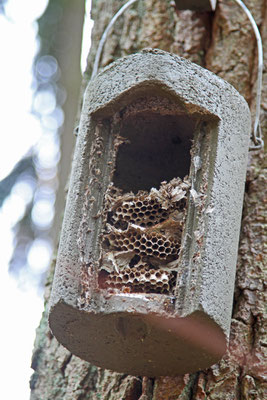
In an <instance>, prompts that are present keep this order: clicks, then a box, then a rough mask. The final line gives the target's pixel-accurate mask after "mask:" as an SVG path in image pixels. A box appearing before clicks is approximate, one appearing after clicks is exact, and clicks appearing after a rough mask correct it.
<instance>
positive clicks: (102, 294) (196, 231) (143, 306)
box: [49, 49, 250, 377]
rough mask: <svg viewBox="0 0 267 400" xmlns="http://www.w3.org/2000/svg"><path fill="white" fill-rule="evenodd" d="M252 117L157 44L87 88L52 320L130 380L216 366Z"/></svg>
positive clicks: (233, 94)
mask: <svg viewBox="0 0 267 400" xmlns="http://www.w3.org/2000/svg"><path fill="white" fill-rule="evenodd" d="M249 137H250V111H249V108H248V105H247V103H246V102H245V100H244V99H243V98H242V97H241V96H240V94H239V93H238V92H237V91H236V90H235V89H234V88H233V87H232V86H231V85H230V84H228V83H227V82H225V81H224V80H222V79H220V78H219V77H217V76H216V75H214V74H213V73H211V72H209V71H207V70H205V69H203V68H201V67H200V66H198V65H195V64H193V63H191V62H189V61H187V60H185V59H183V58H180V57H178V56H176V55H173V54H169V53H166V52H163V51H160V50H155V49H154V50H152V49H148V50H144V51H143V52H141V53H138V54H134V55H130V56H128V57H125V58H122V59H119V60H118V61H116V62H115V63H113V64H111V65H110V66H108V67H107V68H105V69H104V70H103V71H102V72H101V73H99V74H98V75H97V76H96V77H95V78H94V79H93V80H92V81H91V82H90V83H89V85H88V87H87V90H86V93H85V96H84V104H83V111H82V117H81V122H80V128H79V135H78V139H77V145H76V150H75V155H74V163H73V169H72V174H71V180H70V186H69V193H68V199H67V205H66V211H65V217H64V223H63V229H62V234H61V240H60V246H59V251H58V258H57V265H56V271H55V277H54V283H53V291H52V296H51V307H50V316H49V323H50V327H51V329H52V332H53V333H54V335H55V336H56V338H57V339H58V340H59V342H60V343H62V344H63V345H64V346H65V347H66V348H67V349H69V351H70V352H72V353H73V354H75V355H77V356H79V357H81V358H82V359H84V360H87V361H89V362H91V363H92V364H95V365H97V366H101V367H103V368H107V369H111V370H115V371H118V372H123V373H128V374H131V375H144V376H151V377H153V376H159V375H177V374H184V373H188V372H193V371H197V370H200V369H204V368H207V367H209V366H210V365H212V364H214V363H216V362H217V361H218V360H219V359H220V358H221V357H222V355H223V354H224V353H225V350H226V347H227V339H228V335H229V327H230V320H231V311H232V301H233V291H234V281H235V266H236V258H237V248H238V240H239V231H240V221H241V211H242V203H243V192H244V182H245V173H246V165H247V154H248V146H249Z"/></svg>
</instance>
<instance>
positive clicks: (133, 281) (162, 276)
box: [99, 264, 176, 294]
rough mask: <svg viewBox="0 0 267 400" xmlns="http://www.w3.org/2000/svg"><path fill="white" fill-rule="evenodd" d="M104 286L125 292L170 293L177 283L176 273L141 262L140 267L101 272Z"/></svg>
mask: <svg viewBox="0 0 267 400" xmlns="http://www.w3.org/2000/svg"><path fill="white" fill-rule="evenodd" d="M99 279H100V280H101V283H102V287H104V288H110V289H113V288H115V289H120V290H122V291H125V292H128V291H129V292H132V293H138V292H145V293H162V294H168V293H170V291H171V289H172V288H173V287H174V285H175V280H176V273H175V272H174V271H165V270H161V269H153V268H150V266H149V265H146V264H140V265H139V266H138V267H133V268H125V269H124V270H122V271H119V272H115V271H113V272H111V273H110V274H105V273H104V272H103V271H102V272H101V273H100V278H99Z"/></svg>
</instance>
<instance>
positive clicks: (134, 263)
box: [99, 179, 189, 293]
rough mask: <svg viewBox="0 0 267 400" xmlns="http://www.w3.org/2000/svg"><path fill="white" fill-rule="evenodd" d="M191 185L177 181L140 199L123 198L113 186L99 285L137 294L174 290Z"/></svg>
mask: <svg viewBox="0 0 267 400" xmlns="http://www.w3.org/2000/svg"><path fill="white" fill-rule="evenodd" d="M188 187H189V186H188V184H187V183H186V182H182V181H181V180H180V179H173V180H172V181H171V182H170V183H166V182H163V183H162V185H161V187H160V189H159V190H156V189H152V190H151V191H150V193H146V192H139V193H137V195H133V194H126V195H122V194H121V193H120V192H118V190H114V189H115V188H111V190H110V192H109V194H108V196H107V204H108V206H107V214H108V221H107V224H106V233H105V234H104V238H103V258H102V265H101V270H100V274H99V284H100V287H102V288H110V289H118V290H123V291H126V292H127V291H130V292H135V293H136V292H143V293H171V292H172V290H173V288H174V286H175V279H176V272H175V268H176V267H177V262H176V263H175V261H177V259H178V257H179V253H180V247H181V237H182V231H183V225H184V219H185V208H186V196H187V191H188ZM174 265H175V266H174Z"/></svg>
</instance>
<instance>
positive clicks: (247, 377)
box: [31, 0, 267, 400]
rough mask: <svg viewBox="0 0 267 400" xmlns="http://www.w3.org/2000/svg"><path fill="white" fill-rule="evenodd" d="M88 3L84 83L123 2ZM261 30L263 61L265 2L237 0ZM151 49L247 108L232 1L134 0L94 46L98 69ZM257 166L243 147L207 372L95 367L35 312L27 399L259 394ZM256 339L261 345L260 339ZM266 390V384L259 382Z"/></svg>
mask: <svg viewBox="0 0 267 400" xmlns="http://www.w3.org/2000/svg"><path fill="white" fill-rule="evenodd" d="M124 3H125V1H120V0H110V1H106V0H93V5H92V17H93V19H94V21H95V25H94V30H93V36H92V48H91V50H90V54H89V56H88V68H87V71H86V74H85V78H84V85H85V84H86V82H87V80H88V79H89V77H90V73H91V70H92V63H93V60H94V56H95V52H96V48H97V44H98V42H99V40H100V37H101V35H102V32H103V30H104V28H105V27H106V25H107V23H108V22H109V20H110V18H111V17H112V16H113V15H114V13H115V12H116V11H117V10H118V9H119V7H120V6H121V5H122V4H124ZM245 3H246V5H247V6H248V7H249V8H250V9H251V10H252V12H253V15H254V17H255V19H256V22H257V24H258V26H259V28H260V30H261V33H262V36H263V43H264V45H265V48H264V52H265V59H267V31H266V26H267V5H266V2H265V0H246V1H245ZM144 47H155V48H159V49H162V50H166V51H170V52H173V53H176V54H178V55H180V56H183V57H186V58H188V59H190V60H192V61H194V62H196V63H198V64H200V65H201V66H203V67H205V68H208V69H209V70H211V71H213V72H215V73H216V74H218V75H219V76H221V77H222V78H223V79H225V80H227V81H228V82H230V83H231V84H232V85H233V86H234V87H235V88H236V89H237V90H238V91H239V92H240V93H241V94H242V95H243V96H244V97H245V98H246V100H247V101H248V103H249V105H250V106H251V108H252V110H254V108H255V80H256V65H257V58H256V55H257V50H256V41H255V38H254V34H253V32H252V29H251V26H250V24H249V23H248V20H247V18H246V16H245V14H244V13H243V11H241V9H240V8H239V7H238V6H237V5H236V3H235V2H234V1H233V0H223V1H219V3H218V6H217V9H216V12H215V14H213V13H202V14H201V13H197V12H191V11H183V12H177V11H176V10H175V8H174V6H173V2H172V1H170V0H140V1H139V2H138V3H137V4H135V5H133V6H132V7H131V8H130V9H128V10H127V12H126V13H125V14H124V15H123V16H122V17H120V19H119V20H118V22H117V23H116V25H115V27H114V29H113V31H112V33H111V35H110V36H109V38H108V40H107V43H106V45H105V48H104V53H103V57H102V66H103V65H107V64H109V63H110V62H112V61H113V60H115V59H116V58H118V57H121V56H124V55H127V54H131V53H134V52H137V51H139V50H140V49H142V48H144ZM264 82H265V85H264V91H263V100H262V117H261V120H262V131H263V134H265V137H266V139H267V123H266V119H265V121H264V116H265V115H266V113H267V103H266V92H267V85H266V82H267V70H266V69H265V71H264ZM265 167H266V165H265V166H264V158H263V151H254V152H251V153H250V157H249V166H248V173H247V184H246V193H245V198H244V210H243V221H242V228H241V236H240V247H239V257H238V264H237V275H236V286H235V297H234V305H233V315H232V325H231V338H230V346H229V351H228V354H227V355H226V356H225V357H224V358H223V359H222V360H221V361H220V362H219V363H218V364H217V365H214V366H212V367H211V368H209V369H208V370H205V371H201V372H198V373H195V374H191V375H189V374H187V375H185V376H177V377H174V378H170V377H161V378H159V379H155V380H152V379H147V378H145V377H133V376H127V375H123V374H118V373H114V372H111V371H108V370H102V369H99V368H96V367H95V366H92V365H90V364H88V363H87V362H85V361H82V360H80V359H79V358H77V357H75V356H73V355H72V354H70V353H69V352H68V351H67V350H66V349H64V348H63V347H62V346H61V345H60V344H59V343H58V342H57V340H56V339H55V338H54V337H53V335H52V334H51V332H50V331H49V328H48V325H47V302H48V299H49V294H50V287H51V282H52V277H53V266H52V268H51V271H50V274H49V277H48V280H47V287H46V289H47V290H46V295H45V310H46V311H45V312H44V315H43V318H42V320H41V324H40V326H39V328H38V331H37V337H36V342H35V348H34V353H33V359H32V367H33V369H34V371H35V372H34V374H33V376H32V379H31V389H32V395H31V399H32V400H48V399H49V400H55V399H60V400H63V399H64V400H83V399H93V400H96V399H103V400H104V399H106V400H107V399H109V400H111V399H112V400H121V399H125V400H137V399H139V400H149V399H151V400H178V399H179V400H189V399H194V400H204V399H206V400H215V399H216V400H218V399H225V400H234V399H236V400H237V399H238V400H239V399H244V400H245V399H247V400H248V399H249V400H251V399H264V398H266V397H267V395H266V394H265V396H264V388H266V386H265V383H266V381H265V378H264V350H265V348H266V336H264V330H266V318H264V269H263V265H264V257H265V264H267V263H266V253H265V254H264V251H263V245H264V224H265V226H266V221H265V220H264V212H265V210H264V190H265V185H264V183H265V182H264V179H265V177H264V171H265V169H264V168H265ZM264 341H265V342H264ZM265 390H266V389H265Z"/></svg>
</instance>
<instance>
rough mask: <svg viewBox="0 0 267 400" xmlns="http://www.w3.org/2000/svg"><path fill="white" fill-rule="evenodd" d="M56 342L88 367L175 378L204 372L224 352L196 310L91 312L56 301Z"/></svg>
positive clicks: (222, 341) (214, 328)
mask: <svg viewBox="0 0 267 400" xmlns="http://www.w3.org/2000/svg"><path fill="white" fill-rule="evenodd" d="M50 326H51V328H52V330H53V333H54V334H55V336H56V337H57V339H58V340H59V341H60V343H62V344H63V345H64V346H65V347H66V348H67V349H68V350H69V351H70V352H71V353H73V354H75V355H76V356H78V357H80V358H82V359H83V360H86V361H89V362H90V363H92V364H94V365H96V366H99V367H102V368H105V369H111V370H114V371H117V372H123V373H127V374H130V375H138V376H148V377H156V376H175V375H180V374H185V373H190V372H195V371H198V370H203V369H205V368H207V367H209V366H211V365H212V364H215V363H216V362H217V361H218V360H219V359H220V358H221V357H222V355H223V354H224V353H225V350H226V337H225V335H224V334H223V332H222V330H221V329H220V328H219V327H218V325H216V324H215V323H214V322H213V321H211V320H210V319H209V318H208V317H206V316H205V314H204V313H202V312H197V313H194V314H192V315H191V316H189V317H186V318H174V317H172V318H170V317H166V316H163V315H158V314H150V315H148V314H142V313H136V312H113V313H112V312H111V313H105V314H104V313H100V314H94V313H92V312H87V311H81V310H80V311H78V310H77V309H74V308H72V307H70V306H68V305H66V304H64V303H58V304H57V305H56V306H55V307H54V308H53V310H51V314H50Z"/></svg>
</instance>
